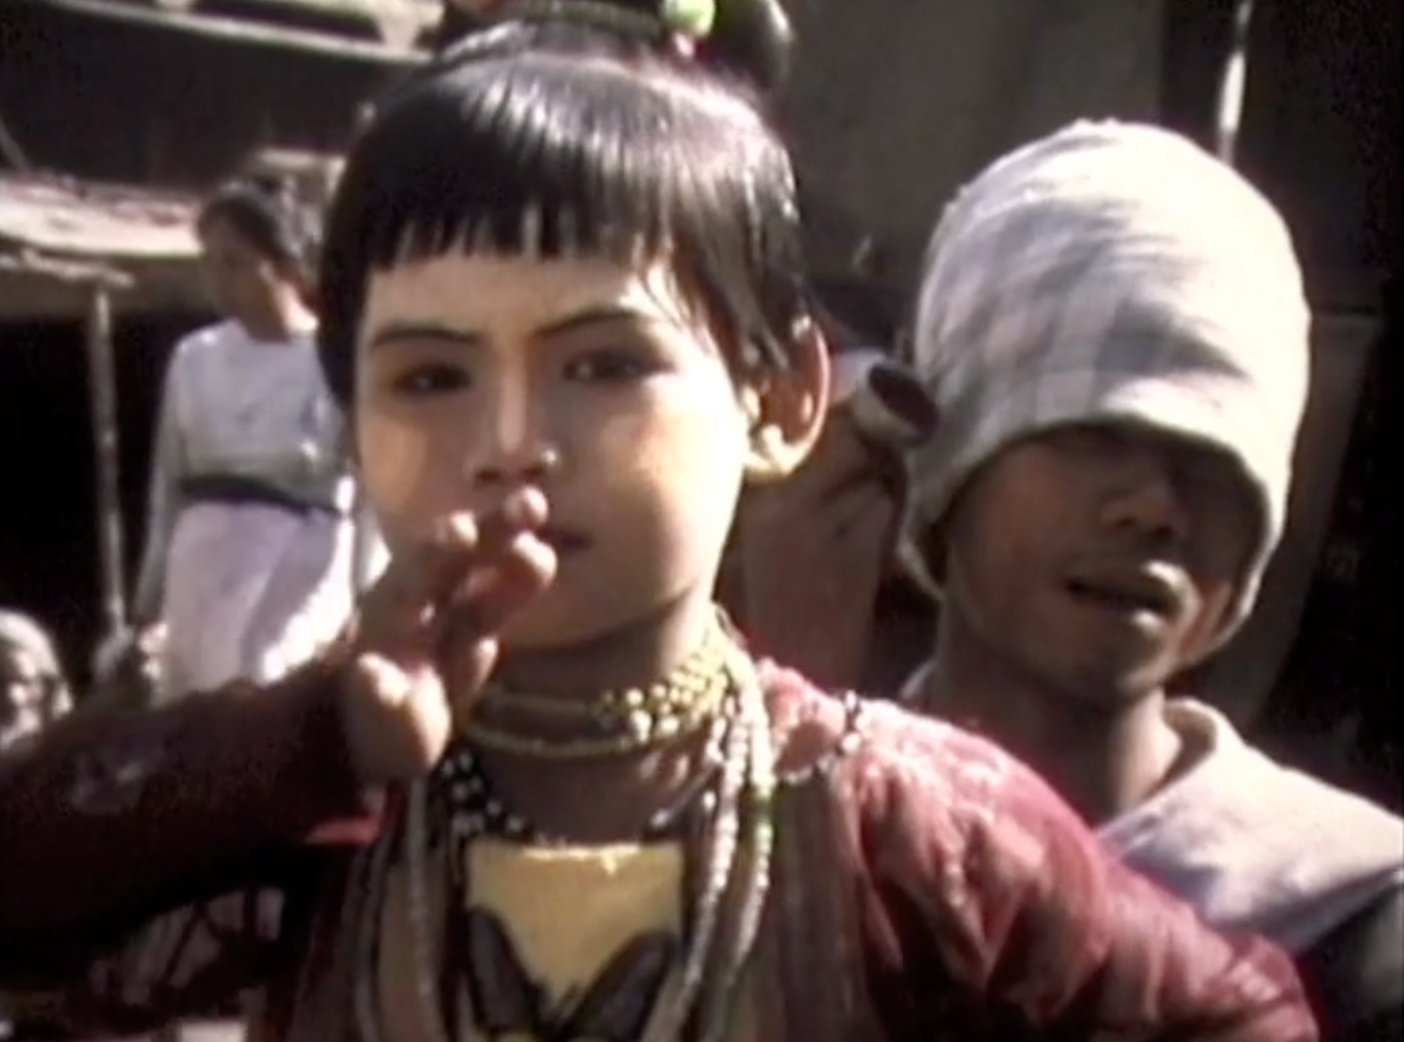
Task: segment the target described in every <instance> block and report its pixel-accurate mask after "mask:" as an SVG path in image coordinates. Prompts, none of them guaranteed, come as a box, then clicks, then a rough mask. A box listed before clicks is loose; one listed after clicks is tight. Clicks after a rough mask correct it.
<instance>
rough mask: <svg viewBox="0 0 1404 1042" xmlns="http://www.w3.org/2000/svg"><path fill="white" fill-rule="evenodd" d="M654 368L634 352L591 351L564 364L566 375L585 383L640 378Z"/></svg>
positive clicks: (613, 381)
mask: <svg viewBox="0 0 1404 1042" xmlns="http://www.w3.org/2000/svg"><path fill="white" fill-rule="evenodd" d="M654 368H656V367H655V366H654V365H653V364H652V363H651V362H650V361H649V360H648V359H647V358H644V357H642V356H640V355H639V354H638V353H636V352H628V351H592V352H591V353H589V354H587V355H581V356H580V357H578V358H574V359H572V360H571V361H570V362H569V363H568V364H567V365H566V376H567V378H569V379H571V380H581V381H585V382H587V383H599V382H605V383H615V382H623V381H628V380H641V379H643V377H645V376H647V375H648V374H649V373H650V372H652V371H653V369H654Z"/></svg>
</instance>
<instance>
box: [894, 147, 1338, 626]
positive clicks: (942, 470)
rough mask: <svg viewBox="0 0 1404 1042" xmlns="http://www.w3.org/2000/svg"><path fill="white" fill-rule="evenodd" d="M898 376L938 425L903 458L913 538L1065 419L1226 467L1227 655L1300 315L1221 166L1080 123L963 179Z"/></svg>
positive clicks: (1279, 448)
mask: <svg viewBox="0 0 1404 1042" xmlns="http://www.w3.org/2000/svg"><path fill="white" fill-rule="evenodd" d="M919 293H920V295H919V299H918V305H917V313H916V322H915V327H914V354H915V362H916V369H917V372H918V375H919V377H920V378H921V380H922V383H923V384H924V385H925V387H926V389H927V391H928V393H930V394H931V396H932V398H933V399H934V401H935V403H936V406H937V409H938V410H939V413H940V422H939V423H938V425H937V429H936V433H935V434H934V435H933V437H931V438H930V439H928V440H927V441H926V442H925V443H924V444H923V445H922V446H921V447H920V448H918V449H917V450H915V451H914V452H913V453H912V454H911V456H910V457H909V462H910V465H911V470H912V480H913V516H912V521H913V522H914V525H915V526H916V529H915V530H916V531H918V532H923V531H929V530H930V528H931V526H933V525H937V524H939V523H940V522H941V521H942V519H943V517H944V515H945V512H946V510H947V509H948V508H949V506H950V504H951V501H952V498H953V497H954V495H955V494H956V492H957V491H958V490H959V488H960V486H961V485H962V484H963V483H964V482H965V481H966V479H967V478H968V477H969V476H970V474H971V473H972V471H974V470H975V469H976V468H977V467H979V466H980V465H981V464H982V463H984V462H986V461H987V460H989V459H990V458H991V457H992V456H993V455H994V454H995V453H997V452H998V451H999V450H1000V449H1002V448H1004V447H1005V446H1007V445H1008V444H1009V443H1010V442H1012V441H1014V440H1016V439H1019V438H1022V437H1024V436H1027V435H1030V434H1035V433H1037V432H1039V431H1041V430H1045V429H1047V428H1050V427H1054V426H1057V425H1060V424H1066V423H1083V422H1088V421H1092V422H1098V421H1112V422H1128V423H1133V424H1138V425H1142V426H1148V427H1151V428H1154V429H1157V430H1161V431H1165V432H1169V433H1172V434H1176V435H1182V436H1184V437H1187V438H1190V439H1193V440H1196V441H1199V442H1203V443H1205V444H1208V445H1210V446H1213V447H1215V448H1218V449H1220V450H1222V451H1224V452H1226V453H1228V454H1229V455H1230V456H1231V457H1232V458H1234V459H1235V460H1237V462H1238V463H1239V464H1240V466H1241V467H1242V471H1243V475H1244V478H1245V479H1246V480H1247V481H1248V482H1249V483H1250V484H1251V486H1252V488H1253V490H1254V491H1255V493H1256V495H1257V498H1258V500H1259V503H1260V505H1261V510H1262V531H1261V539H1260V541H1259V545H1258V551H1257V553H1256V555H1255V556H1254V559H1253V560H1252V562H1251V564H1250V565H1249V567H1248V568H1247V570H1246V573H1245V575H1244V576H1243V581H1242V585H1241V589H1240V596H1239V601H1238V610H1237V613H1236V614H1235V616H1234V618H1233V619H1232V620H1231V622H1230V623H1229V625H1228V626H1227V627H1226V632H1225V633H1223V634H1222V635H1221V640H1226V639H1227V638H1228V637H1229V636H1230V635H1231V634H1232V632H1233V630H1234V629H1236V627H1237V626H1238V625H1239V624H1240V623H1241V621H1242V619H1243V618H1244V617H1245V616H1246V615H1247V613H1248V611H1249V610H1250V609H1251V607H1252V604H1253V599H1254V597H1255V595H1256V591H1257V587H1258V583H1259V581H1260V579H1261V576H1262V572H1263V569H1264V568H1265V567H1266V564H1267V561H1268V559H1269V558H1270V556H1271V554H1272V551H1273V549H1274V547H1275V546H1276V544H1277V541H1278V539H1279V537H1280V535H1281V532H1282V527H1283V523H1284V518H1285V514H1286V501H1287V492H1288V487H1289V484H1290V481H1291V467H1292V453H1293V448H1294V445H1295V441H1296V434H1297V427H1298V424H1299V423H1300V420H1301V415H1302V410H1303V408H1304V405H1305V399H1306V392H1307V379H1308V363H1309V359H1308V331H1309V327H1310V311H1309V309H1308V306H1307V301H1306V296H1305V292H1304V289H1303V284H1302V275H1301V270H1300V267H1299V265H1298V263H1297V259H1296V255H1295V253H1294V251H1293V248H1292V242H1291V236H1290V234H1289V232H1288V230H1287V227H1286V225H1285V224H1284V223H1283V220H1282V218H1281V217H1280V216H1279V215H1278V213H1277V211H1276V210H1274V209H1273V207H1272V206H1271V204H1269V203H1268V201H1267V200H1266V199H1265V198H1264V197H1263V196H1262V195H1261V194H1260V193H1259V192H1258V191H1257V190H1256V189H1254V188H1253V187H1252V186H1251V185H1250V184H1248V182H1247V181H1245V180H1244V179H1243V178H1242V177H1240V176H1239V175H1238V174H1237V173H1235V172H1234V171H1233V170H1232V169H1231V168H1229V167H1228V166H1226V165H1224V164H1223V163H1221V162H1219V161H1218V160H1216V159H1214V158H1213V157H1212V156H1210V155H1209V154H1208V153H1206V152H1204V151H1203V150H1201V149H1200V148H1198V147H1197V146H1195V145H1194V144H1192V143H1191V142H1189V141H1188V140H1186V139H1184V138H1182V137H1179V136H1178V135H1175V134H1172V133H1170V132H1168V131H1165V130H1162V129H1159V128H1155V127H1150V126H1140V125H1133V124H1124V123H1116V122H1098V123H1091V122H1079V123H1076V124H1073V125H1072V126H1069V127H1066V128H1064V129H1063V130H1060V131H1058V132H1056V133H1054V134H1052V135H1050V136H1048V137H1046V138H1043V139H1042V140H1039V141H1037V142H1035V143H1033V144H1031V145H1028V146H1025V147H1023V148H1021V149H1019V150H1017V151H1015V152H1013V153H1011V154H1009V155H1007V156H1005V157H1004V158H1002V159H1000V160H998V161H996V162H995V163H994V164H993V165H992V166H990V167H989V168H987V169H986V170H985V171H984V172H983V173H982V174H980V175H979V176H978V177H977V178H976V179H975V180H974V181H973V182H972V183H971V184H970V185H969V186H967V187H966V188H965V189H964V190H963V191H962V192H961V193H960V194H959V195H958V196H957V197H956V198H955V200H954V201H953V202H952V203H951V205H950V206H949V207H948V208H947V210H946V212H945V214H944V215H943V217H942V219H941V222H940V224H939V225H938V227H937V229H936V232H935V235H934V237H933V238H932V241H931V244H930V246H929V248H928V252H927V256H926V262H925V266H924V270H923V275H922V281H921V286H920V291H919Z"/></svg>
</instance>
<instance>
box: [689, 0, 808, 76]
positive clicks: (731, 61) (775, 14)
mask: <svg viewBox="0 0 1404 1042" xmlns="http://www.w3.org/2000/svg"><path fill="white" fill-rule="evenodd" d="M714 2H715V4H716V11H715V15H714V17H713V21H712V28H711V32H710V33H708V35H707V37H706V39H705V40H704V41H703V42H702V44H701V48H700V50H701V54H702V57H703V60H704V61H706V62H707V63H708V64H711V65H716V66H720V67H722V68H725V69H727V70H728V71H732V72H735V73H737V74H738V75H741V76H744V77H745V78H746V79H747V80H749V81H751V82H752V83H754V84H755V85H756V86H757V87H759V88H760V89H761V90H763V91H766V92H769V91H772V90H775V89H776V88H777V87H779V86H780V84H781V83H782V82H783V81H784V79H785V77H786V75H787V74H788V73H789V71H790V59H791V55H792V54H793V52H794V46H795V31H794V27H793V26H792V25H791V24H790V16H789V15H788V14H787V13H786V12H785V8H784V7H783V6H782V5H781V3H780V0H714Z"/></svg>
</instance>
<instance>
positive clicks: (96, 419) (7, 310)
mask: <svg viewBox="0 0 1404 1042" xmlns="http://www.w3.org/2000/svg"><path fill="white" fill-rule="evenodd" d="M193 217H194V202H193V200H190V199H188V198H182V197H178V196H172V195H155V194H153V193H142V192H136V191H133V190H131V189H119V188H113V187H105V186H96V185H84V184H79V183H76V182H72V181H65V180H62V179H57V178H43V177H34V176H4V177H0V322H6V321H9V322H13V321H17V320H25V321H32V320H34V319H59V320H69V319H71V320H80V321H82V322H83V323H84V325H85V338H84V340H85V344H86V349H87V372H88V395H89V400H90V402H91V406H92V428H93V448H94V474H95V476H96V488H95V492H96V503H97V516H96V529H97V533H98V550H99V560H98V582H97V584H96V585H97V588H98V590H99V591H100V595H101V625H102V628H103V629H104V631H105V632H107V633H116V632H119V631H120V630H121V629H122V628H123V627H124V626H125V624H126V621H127V611H126V581H125V574H124V573H125V569H124V567H123V561H124V552H123V541H124V540H123V530H122V529H123V526H122V511H121V497H120V494H119V484H120V473H119V465H118V437H119V430H118V422H117V390H116V384H115V379H114V373H113V344H112V321H113V313H114V311H118V310H120V309H122V308H123V307H136V308H142V309H148V310H159V309H161V308H164V307H169V306H171V305H180V306H183V307H184V308H185V309H187V310H190V309H193V307H195V306H198V297H199V285H198V274H197V270H196V260H197V256H198V250H197V246H196V242H195V238H194V235H193V232H192V223H193Z"/></svg>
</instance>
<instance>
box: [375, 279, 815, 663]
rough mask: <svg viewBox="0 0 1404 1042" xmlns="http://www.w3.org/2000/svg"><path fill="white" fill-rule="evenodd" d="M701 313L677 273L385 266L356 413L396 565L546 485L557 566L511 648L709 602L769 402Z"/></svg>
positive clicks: (564, 641)
mask: <svg viewBox="0 0 1404 1042" xmlns="http://www.w3.org/2000/svg"><path fill="white" fill-rule="evenodd" d="M698 314H699V313H698V311H697V309H695V308H692V307H690V306H689V304H688V302H687V301H686V298H685V297H684V295H683V294H682V292H681V290H680V289H679V287H678V285H677V284H676V281H675V280H674V278H673V277H672V269H671V268H670V266H669V265H668V264H667V263H666V262H663V261H659V262H657V263H648V262H644V261H640V262H638V263H636V264H633V265H629V264H626V263H621V262H616V261H613V260H610V259H606V258H603V257H569V258H560V259H542V258H539V257H535V256H500V255H495V254H486V253H472V254H459V253H452V254H449V255H445V256H441V257H437V258H434V259H431V260H428V261H423V262H416V263H413V264H406V265H402V266H400V267H397V268H394V269H392V270H390V271H387V272H377V273H375V274H374V275H373V276H372V278H371V282H370V285H369V288H368V294H367V303H366V309H365V314H364V319H363V321H362V326H361V333H362V336H361V341H360V345H359V347H358V351H359V356H358V359H357V369H356V371H357V385H356V396H355V419H356V432H357V446H358V451H359V455H360V465H361V472H362V475H363V478H364V482H365V488H366V491H367V494H368V497H369V499H370V502H371V504H372V505H373V507H374V508H375V510H376V512H377V513H378V515H379V518H380V521H381V524H382V526H383V529H384V533H385V538H386V542H387V544H388V545H389V547H390V550H391V552H392V553H393V552H395V550H396V549H398V548H400V547H403V546H405V545H406V544H409V543H412V542H413V541H415V540H416V539H420V538H423V537H425V536H426V535H427V534H428V533H429V532H430V531H431V529H432V527H433V526H434V524H435V522H437V521H439V520H440V519H442V518H444V517H446V516H448V515H451V514H454V513H457V512H469V513H473V514H482V513H483V512H486V511H489V510H491V509H493V508H494V507H495V506H496V505H497V504H498V503H500V502H501V500H502V499H503V497H504V496H505V495H506V494H507V493H508V491H510V490H512V489H513V488H517V487H520V486H522V485H524V484H534V485H536V486H538V487H539V488H540V489H541V490H542V491H543V492H544V493H545V495H546V498H547V500H548V502H549V504H550V520H549V522H548V528H547V531H546V533H545V536H546V538H547V541H548V542H550V543H551V544H552V545H553V546H554V547H555V549H556V550H557V553H558V555H559V558H560V566H559V570H558V574H557V578H556V581H555V583H554V584H553V585H552V587H551V588H550V589H549V590H548V591H547V592H546V594H545V595H544V596H543V597H542V598H540V599H539V600H538V601H536V602H535V603H534V604H533V605H532V607H531V608H530V609H528V610H527V611H526V612H524V613H523V614H522V615H521V616H519V617H517V619H516V620H514V622H513V624H512V626H511V627H510V628H509V629H508V631H507V632H506V633H505V634H504V640H505V642H506V643H507V645H508V646H509V647H516V648H518V649H531V648H537V649H546V648H550V647H561V646H567V645H571V644H576V643H580V642H583V641H588V640H590V639H591V638H593V637H598V636H602V635H604V634H607V633H610V632H612V631H615V630H617V629H619V628H622V627H625V626H628V625H630V624H633V623H638V622H641V621H643V620H646V619H648V618H650V617H652V616H654V615H657V614H658V613H660V612H663V611H665V610H667V609H668V608H669V607H670V606H672V605H673V604H675V603H677V602H678V601H679V600H681V599H683V598H688V597H696V596H707V597H710V596H711V588H712V585H713V583H714V582H715V579H716V571H717V567H718V562H719V560H720V557H721V552H722V547H723V544H724V543H725V540H726V536H727V532H728V529H729V528H730V525H731V519H732V515H733V513H734V511H735V507H736V500H737V496H738V495H739V492H740V488H741V484H742V480H743V477H744V475H745V474H746V472H747V469H748V464H753V463H754V457H755V452H754V445H753V441H754V439H753V430H752V428H753V423H752V415H753V414H754V413H755V412H756V409H755V405H756V401H757V399H756V398H755V396H754V395H752V394H750V393H749V392H745V393H743V392H739V391H738V388H737V385H736V384H735V383H734V382H733V378H732V376H731V374H730V372H729V370H728V367H727V364H726V360H725V359H724V357H723V355H722V352H721V350H720V348H719V346H718V345H717V343H716V342H715V341H714V340H713V339H712V338H711V336H710V335H709V334H708V333H707V332H706V328H705V324H704V323H703V322H702V321H700V319H699V317H698ZM819 394H820V396H821V397H822V388H820V390H819ZM748 406H750V407H748Z"/></svg>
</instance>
